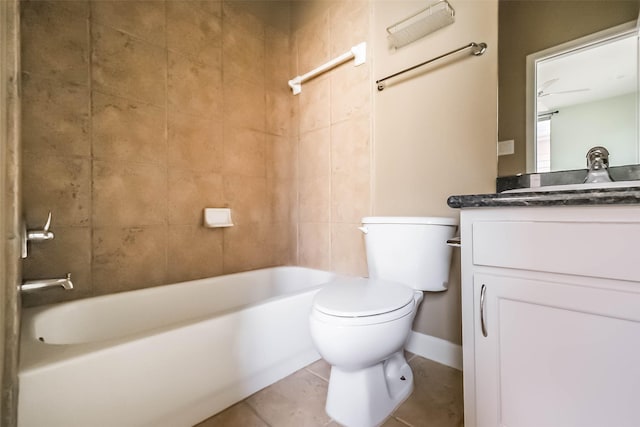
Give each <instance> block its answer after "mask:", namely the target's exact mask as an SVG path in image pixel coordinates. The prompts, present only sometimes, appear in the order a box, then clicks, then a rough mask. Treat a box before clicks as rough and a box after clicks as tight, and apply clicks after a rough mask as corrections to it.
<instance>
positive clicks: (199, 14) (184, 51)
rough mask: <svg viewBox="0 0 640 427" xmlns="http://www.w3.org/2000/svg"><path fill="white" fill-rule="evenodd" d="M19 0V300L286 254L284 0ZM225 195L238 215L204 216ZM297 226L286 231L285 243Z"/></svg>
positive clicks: (87, 292) (216, 270) (228, 268)
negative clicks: (60, 280)
mask: <svg viewBox="0 0 640 427" xmlns="http://www.w3.org/2000/svg"><path fill="white" fill-rule="evenodd" d="M269 3H270V4H269V7H268V8H266V7H264V4H262V3H260V2H224V3H221V2H216V1H207V2H188V1H166V2H165V1H149V2H143V1H135V2H118V1H95V2H88V1H74V2H71V1H59V2H56V1H24V2H23V3H22V11H23V22H22V34H23V46H22V53H23V81H24V104H23V121H22V126H23V130H24V132H23V133H24V154H23V155H24V170H23V177H24V211H25V213H26V218H27V223H28V225H29V226H30V227H36V226H41V225H42V224H43V222H44V220H45V218H46V215H47V211H48V210H49V209H50V210H51V211H52V212H53V225H52V229H53V231H54V232H55V234H56V237H55V239H54V240H53V241H50V242H46V243H40V244H36V245H32V252H31V255H30V257H29V258H28V259H27V260H26V262H25V263H24V275H25V277H27V278H30V279H32V278H44V277H58V276H63V275H64V274H65V273H67V272H71V273H72V276H73V281H74V284H75V285H76V289H74V290H73V291H72V292H66V293H65V292H62V291H57V290H56V291H54V290H52V291H48V292H42V293H39V294H38V295H33V296H31V297H29V298H26V297H25V302H26V304H28V305H35V304H40V303H45V302H53V301H59V300H62V299H70V298H81V297H87V296H93V295H100V294H106V293H112V292H118V291H125V290H131V289H136V288H142V287H148V286H155V285H161V284H165V283H173V282H178V281H182V280H188V279H194V278H199V277H205V276H212V275H219V274H223V273H230V272H235V271H239V270H247V269H253V268H258V267H265V266H271V265H277V264H286V263H289V262H290V261H291V260H292V259H293V258H295V236H293V240H291V239H290V238H289V236H290V235H291V234H292V232H295V228H294V223H293V222H292V218H291V210H292V209H291V205H292V204H293V203H295V193H292V185H293V183H294V181H295V175H293V170H294V169H293V164H294V161H293V160H292V157H291V156H293V155H295V150H294V143H295V140H293V139H292V138H291V133H290V131H291V106H292V97H291V94H290V92H289V91H288V88H287V86H286V80H287V79H288V78H290V75H289V74H290V72H289V69H288V64H289V63H290V54H289V51H290V46H289V34H288V22H289V5H288V3H285V2H269ZM221 206H228V207H230V208H231V209H232V211H233V216H234V218H233V220H234V223H235V226H234V227H232V228H229V229H206V228H204V227H203V226H202V219H201V217H202V209H203V208H205V207H221ZM291 241H293V243H294V245H293V247H292V246H291Z"/></svg>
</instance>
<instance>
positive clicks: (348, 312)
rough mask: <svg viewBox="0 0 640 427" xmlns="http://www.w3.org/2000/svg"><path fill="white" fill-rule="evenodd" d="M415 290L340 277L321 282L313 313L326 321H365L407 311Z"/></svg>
mask: <svg viewBox="0 0 640 427" xmlns="http://www.w3.org/2000/svg"><path fill="white" fill-rule="evenodd" d="M414 296H415V291H414V290H413V289H411V288H409V287H408V286H405V285H402V284H399V283H394V282H388V281H383V280H379V279H365V278H341V279H338V280H335V281H333V282H331V283H330V284H328V285H326V286H324V287H323V288H322V289H321V290H320V291H319V292H318V293H317V294H316V296H315V298H314V301H313V310H314V315H315V316H316V317H317V318H318V319H319V320H322V321H324V322H327V323H338V324H342V325H367V324H374V323H383V322H389V321H392V320H395V319H398V318H400V317H404V316H406V315H408V314H410V313H411V312H412V311H413V310H414V308H415V303H414V301H415V299H414Z"/></svg>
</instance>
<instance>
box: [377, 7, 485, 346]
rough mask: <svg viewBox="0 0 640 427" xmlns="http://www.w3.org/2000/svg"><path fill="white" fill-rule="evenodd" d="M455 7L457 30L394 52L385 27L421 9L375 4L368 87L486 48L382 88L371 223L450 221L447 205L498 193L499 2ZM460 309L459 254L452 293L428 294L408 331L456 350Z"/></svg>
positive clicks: (453, 270) (451, 28)
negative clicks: (456, 197)
mask: <svg viewBox="0 0 640 427" xmlns="http://www.w3.org/2000/svg"><path fill="white" fill-rule="evenodd" d="M454 3H455V4H454V8H455V9H456V21H455V23H454V24H452V25H449V26H447V27H445V28H443V29H441V30H439V31H437V32H435V33H432V34H430V35H428V36H427V37H425V38H422V39H420V40H418V41H416V42H414V43H412V44H409V45H407V46H405V47H403V48H401V49H398V50H396V51H394V50H390V49H389V48H388V47H387V41H386V33H385V28H386V27H388V26H389V25H391V24H393V23H394V22H397V21H399V20H400V19H403V18H404V17H406V16H409V15H410V14H412V13H413V12H415V11H417V10H420V8H421V7H424V6H423V5H424V2H418V1H405V0H403V1H393V2H391V1H377V2H374V18H373V19H374V20H373V37H374V38H373V41H374V46H375V48H374V59H375V61H374V79H379V78H381V77H383V76H386V75H389V74H392V73H394V72H396V71H399V70H402V69H404V68H407V67H410V66H413V65H415V64H418V63H420V62H423V61H426V60H428V59H430V58H433V57H436V56H438V55H441V54H443V53H445V52H448V51H451V50H454V49H456V48H459V47H461V46H464V45H466V44H468V43H470V42H472V41H473V42H485V43H487V44H488V46H489V47H488V49H487V51H486V53H485V54H484V55H483V56H480V57H472V56H471V55H469V54H468V53H462V54H460V55H457V56H456V57H455V58H452V59H449V60H444V61H442V62H439V63H437V64H434V65H433V66H427V67H424V68H420V69H419V70H416V71H415V72H412V73H410V74H406V75H404V76H403V77H400V78H396V79H393V80H389V84H388V85H387V88H386V89H385V90H384V91H382V92H379V93H376V94H374V105H375V113H374V123H375V130H374V140H375V144H374V159H375V165H374V171H375V172H374V180H373V181H374V182H373V189H374V190H373V212H374V214H375V215H402V216H414V215H415V216H449V217H457V216H458V212H457V211H456V210H453V209H450V208H449V207H447V204H446V200H447V197H448V196H450V195H452V194H469V193H483V192H493V191H495V177H496V137H497V129H496V115H497V93H496V92H497V19H498V11H497V1H495V0H493V1H457V2H454ZM460 310H461V308H460V261H459V251H456V252H455V255H454V260H453V263H452V266H451V275H450V288H449V290H447V291H446V292H443V293H426V294H425V299H424V301H423V302H422V305H421V307H420V310H419V312H418V316H417V318H416V321H415V323H414V330H416V331H418V332H421V333H424V334H428V335H432V336H435V337H439V338H442V339H445V340H448V341H451V342H455V343H460V342H461V311H460Z"/></svg>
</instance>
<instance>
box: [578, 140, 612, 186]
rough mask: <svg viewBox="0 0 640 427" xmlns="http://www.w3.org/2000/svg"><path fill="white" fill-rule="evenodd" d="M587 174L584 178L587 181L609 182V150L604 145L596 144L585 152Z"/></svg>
mask: <svg viewBox="0 0 640 427" xmlns="http://www.w3.org/2000/svg"><path fill="white" fill-rule="evenodd" d="M587 168H588V169H589V170H588V171H587V176H586V178H585V179H584V182H585V183H588V182H611V181H613V179H611V175H609V150H607V149H606V148H604V147H601V146H596V147H592V148H590V149H589V151H588V152H587Z"/></svg>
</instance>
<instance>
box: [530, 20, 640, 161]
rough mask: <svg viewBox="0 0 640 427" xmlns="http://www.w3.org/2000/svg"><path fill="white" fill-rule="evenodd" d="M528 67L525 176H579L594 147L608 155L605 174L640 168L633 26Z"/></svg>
mask: <svg viewBox="0 0 640 427" xmlns="http://www.w3.org/2000/svg"><path fill="white" fill-rule="evenodd" d="M527 64H528V70H527V71H528V75H527V77H528V80H529V82H528V86H529V87H530V90H529V97H528V98H529V99H528V100H527V102H528V106H529V107H530V108H529V113H528V114H527V121H528V122H529V121H532V122H533V123H535V124H533V123H532V124H531V125H529V126H528V128H529V129H530V131H529V134H528V135H527V169H528V171H530V172H549V171H558V170H570V169H581V168H584V167H585V158H584V154H586V152H587V151H588V150H589V148H591V147H593V146H597V145H602V146H605V147H607V149H608V150H609V152H610V153H611V156H610V158H609V161H610V165H611V166H619V165H628V164H637V163H640V158H639V149H638V140H639V138H638V35H637V30H636V28H635V25H632V24H631V23H630V24H625V25H622V26H618V27H616V28H614V29H611V30H607V31H605V32H601V33H598V34H595V35H593V36H589V37H587V38H582V39H579V40H576V41H573V42H569V43H565V44H563V45H561V46H558V47H555V48H552V49H547V50H545V51H543V52H538V53H535V54H532V55H530V56H529V57H528V58H527ZM532 76H533V78H532ZM576 152H578V153H583V154H582V155H576Z"/></svg>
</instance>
